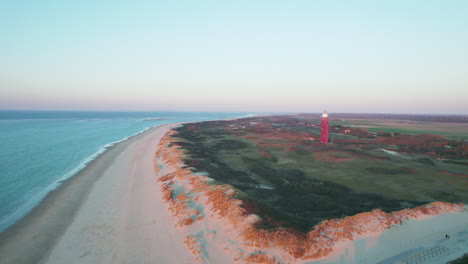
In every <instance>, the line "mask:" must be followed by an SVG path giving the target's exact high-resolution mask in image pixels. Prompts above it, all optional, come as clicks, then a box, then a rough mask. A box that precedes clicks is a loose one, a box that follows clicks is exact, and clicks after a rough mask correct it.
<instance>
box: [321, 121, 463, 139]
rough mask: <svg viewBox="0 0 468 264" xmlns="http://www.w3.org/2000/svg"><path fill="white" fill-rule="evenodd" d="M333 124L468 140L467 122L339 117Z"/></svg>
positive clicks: (375, 130)
mask: <svg viewBox="0 0 468 264" xmlns="http://www.w3.org/2000/svg"><path fill="white" fill-rule="evenodd" d="M330 124H332V125H344V126H354V127H362V128H365V129H367V130H368V131H369V132H377V131H382V132H392V133H405V134H438V135H443V136H445V137H447V138H450V139H463V140H468V124H467V123H436V122H421V121H406V120H373V119H346V120H344V119H339V120H333V119H332V121H331V122H330Z"/></svg>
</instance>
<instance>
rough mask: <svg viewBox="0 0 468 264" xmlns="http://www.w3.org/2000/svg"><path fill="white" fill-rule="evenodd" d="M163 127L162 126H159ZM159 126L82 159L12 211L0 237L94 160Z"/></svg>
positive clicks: (117, 141) (1, 230) (111, 143)
mask: <svg viewBox="0 0 468 264" xmlns="http://www.w3.org/2000/svg"><path fill="white" fill-rule="evenodd" d="M161 125H164V124H161ZM157 126H160V125H156V126H153V127H148V128H145V129H143V130H141V131H140V132H138V133H136V134H133V135H130V136H127V137H125V138H122V139H120V140H116V141H113V142H109V143H107V144H104V145H103V146H102V147H101V148H99V149H98V150H97V151H96V152H94V153H93V154H91V155H89V156H88V157H86V158H84V159H83V160H82V161H81V162H80V164H78V165H77V166H76V167H75V168H73V169H71V170H70V171H68V172H66V173H65V174H63V175H62V176H61V177H60V178H58V179H57V180H55V181H53V182H51V183H50V184H49V185H47V186H46V187H45V188H44V189H42V190H41V191H40V192H38V193H37V194H35V195H33V196H31V197H30V198H28V200H27V201H26V203H25V204H23V205H22V206H20V207H19V208H18V210H17V211H14V212H13V213H12V214H11V215H9V216H7V217H6V218H5V220H4V221H3V222H2V224H5V226H6V227H3V228H1V226H0V235H1V234H3V233H4V232H6V231H7V230H9V229H11V228H13V227H14V226H15V225H17V224H18V223H19V222H20V221H21V220H22V219H23V218H25V217H26V216H27V215H29V214H30V213H31V212H32V211H33V210H34V208H36V207H37V206H39V205H40V204H41V203H42V202H43V201H44V200H45V199H46V198H47V196H48V195H49V194H50V193H51V192H53V191H55V190H56V189H58V188H60V187H61V186H62V185H63V184H64V183H65V182H67V181H68V180H70V179H71V178H73V177H75V176H77V175H78V174H79V173H80V172H81V171H82V170H84V169H86V167H87V166H88V165H89V164H90V163H92V162H93V161H94V160H96V159H98V158H99V157H100V156H101V155H103V154H104V153H106V152H107V151H109V150H110V149H111V148H113V147H114V146H116V145H117V144H120V143H122V142H124V141H127V140H129V139H131V138H133V137H136V136H138V135H140V134H142V133H145V132H146V131H148V130H150V129H152V128H154V127H157Z"/></svg>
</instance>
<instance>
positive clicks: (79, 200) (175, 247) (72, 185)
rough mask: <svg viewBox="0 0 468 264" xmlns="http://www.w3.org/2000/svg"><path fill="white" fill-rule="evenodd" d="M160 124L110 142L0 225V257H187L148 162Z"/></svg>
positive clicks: (140, 259) (4, 263)
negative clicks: (13, 218)
mask: <svg viewBox="0 0 468 264" xmlns="http://www.w3.org/2000/svg"><path fill="white" fill-rule="evenodd" d="M173 126H174V124H169V125H161V126H158V127H154V128H151V129H149V130H148V131H145V132H144V133H142V134H139V135H136V136H134V137H132V138H130V139H128V140H126V141H124V142H121V143H118V144H116V145H115V146H113V147H112V148H110V149H109V150H108V151H106V152H105V153H103V154H102V155H100V156H99V157H98V158H97V159H96V160H94V161H92V162H91V163H90V164H88V166H86V168H84V169H83V170H82V171H80V172H79V173H78V174H77V175H75V176H74V177H72V178H71V179H69V180H67V181H65V182H64V183H63V184H62V185H61V186H60V187H59V188H58V189H56V190H54V191H53V192H51V193H49V195H47V197H46V198H45V199H44V200H43V201H42V202H41V203H40V205H38V206H37V207H36V208H34V209H33V210H32V211H31V212H30V213H29V214H28V215H27V216H26V217H25V218H23V219H22V220H21V221H20V222H18V223H17V224H16V225H14V226H13V227H11V228H9V229H8V230H6V231H5V232H3V233H0V260H1V261H0V262H1V263H2V264H9V263H14V264H18V263H193V257H192V256H191V255H190V254H188V252H187V250H186V248H185V246H184V244H183V240H184V237H183V236H182V234H181V233H179V232H177V230H176V229H175V228H174V225H173V223H172V220H171V217H170V215H169V213H168V212H167V209H166V208H165V207H164V205H163V202H162V199H161V194H160V191H159V186H158V185H157V184H156V178H155V174H154V169H153V159H154V152H155V150H156V146H157V144H158V142H159V140H160V138H161V137H162V136H163V135H164V134H165V133H166V131H167V130H168V129H169V128H170V127H173Z"/></svg>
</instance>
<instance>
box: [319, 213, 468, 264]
mask: <svg viewBox="0 0 468 264" xmlns="http://www.w3.org/2000/svg"><path fill="white" fill-rule="evenodd" d="M445 234H449V235H450V239H445ZM441 248H442V250H440V249H441ZM467 252H468V208H467V206H465V208H464V210H463V211H461V212H458V213H450V214H444V215H438V216H433V217H429V218H427V219H422V220H407V221H405V222H403V223H402V224H401V225H395V226H392V227H391V228H389V229H387V230H385V231H384V232H383V233H382V234H380V235H378V236H376V237H369V238H364V239H359V240H356V241H353V242H347V243H343V244H342V245H341V247H340V251H339V252H335V253H334V254H333V255H332V256H330V257H329V258H327V259H323V260H320V261H316V262H311V263H314V264H338V263H339V264H343V263H346V264H348V263H349V264H353V263H355V264H375V263H379V264H402V263H408V264H410V263H411V264H416V263H421V264H423V263H424V264H438V263H444V264H445V263H447V261H449V260H453V259H456V258H458V257H460V256H462V255H463V253H467Z"/></svg>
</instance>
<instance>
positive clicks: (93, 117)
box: [0, 111, 251, 232]
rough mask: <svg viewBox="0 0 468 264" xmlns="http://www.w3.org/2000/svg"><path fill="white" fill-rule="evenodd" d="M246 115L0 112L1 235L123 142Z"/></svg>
mask: <svg viewBox="0 0 468 264" xmlns="http://www.w3.org/2000/svg"><path fill="white" fill-rule="evenodd" d="M250 115H251V114H250ZM244 116H249V114H245V113H196V112H58V111H50V112H49V111H0V232H1V231H3V230H5V229H6V228H8V227H9V226H11V225H12V224H14V223H15V222H16V221H18V220H19V219H21V217H23V216H24V215H26V214H27V213H28V212H29V211H30V210H31V209H32V208H33V207H34V206H36V205H37V204H38V203H39V202H40V201H41V200H42V199H43V198H44V197H45V196H46V195H47V193H48V192H50V191H51V190H53V189H55V188H57V187H58V186H59V185H60V183H61V182H62V181H64V180H66V179H68V178H70V177H72V176H73V175H74V174H76V173H77V172H78V171H79V170H80V169H82V168H84V167H85V166H86V164H87V163H89V162H90V161H92V160H93V159H95V158H96V157H97V156H99V155H100V154H101V153H103V152H104V151H105V150H106V149H107V148H108V147H109V146H112V145H113V144H115V143H117V142H119V141H122V140H125V139H127V138H128V137H130V136H133V135H136V134H138V133H140V132H142V131H144V130H146V129H148V128H150V127H153V126H156V125H159V124H166V123H173V122H186V121H201V120H215V119H226V118H233V117H244ZM157 119H163V120H157Z"/></svg>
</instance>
